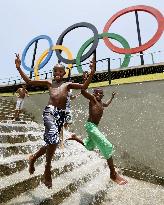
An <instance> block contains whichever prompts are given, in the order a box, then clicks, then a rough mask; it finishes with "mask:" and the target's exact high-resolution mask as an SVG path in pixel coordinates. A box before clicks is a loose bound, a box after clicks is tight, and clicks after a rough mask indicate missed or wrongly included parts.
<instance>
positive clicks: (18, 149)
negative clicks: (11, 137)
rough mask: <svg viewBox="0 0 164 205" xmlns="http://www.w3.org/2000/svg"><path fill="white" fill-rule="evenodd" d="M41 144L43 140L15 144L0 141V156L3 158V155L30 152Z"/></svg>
mask: <svg viewBox="0 0 164 205" xmlns="http://www.w3.org/2000/svg"><path fill="white" fill-rule="evenodd" d="M42 145H43V140H38V141H33V142H32V141H27V142H24V143H15V144H9V143H3V144H2V143H1V144H0V157H1V158H3V157H8V156H11V155H17V154H30V153H32V152H35V151H36V150H37V149H39V148H40V147H41V146H42Z"/></svg>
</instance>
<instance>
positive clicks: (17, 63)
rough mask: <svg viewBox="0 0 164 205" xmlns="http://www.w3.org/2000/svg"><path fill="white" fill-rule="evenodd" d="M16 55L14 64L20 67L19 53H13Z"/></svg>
mask: <svg viewBox="0 0 164 205" xmlns="http://www.w3.org/2000/svg"><path fill="white" fill-rule="evenodd" d="M15 55H16V59H15V65H16V68H17V69H18V68H20V65H21V60H20V57H19V54H17V53H15Z"/></svg>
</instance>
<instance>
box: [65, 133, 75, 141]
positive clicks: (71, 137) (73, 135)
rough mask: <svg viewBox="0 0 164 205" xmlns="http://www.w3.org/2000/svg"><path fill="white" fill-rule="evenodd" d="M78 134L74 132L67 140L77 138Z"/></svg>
mask: <svg viewBox="0 0 164 205" xmlns="http://www.w3.org/2000/svg"><path fill="white" fill-rule="evenodd" d="M77 139H78V138H77V136H76V134H75V133H72V134H71V136H70V137H69V138H68V139H67V140H77Z"/></svg>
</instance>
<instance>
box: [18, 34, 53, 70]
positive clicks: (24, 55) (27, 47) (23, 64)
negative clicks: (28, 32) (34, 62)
mask: <svg viewBox="0 0 164 205" xmlns="http://www.w3.org/2000/svg"><path fill="white" fill-rule="evenodd" d="M40 39H47V41H48V43H49V45H50V50H49V52H48V55H47V56H46V58H45V60H44V61H43V62H42V63H41V64H40V65H39V70H40V69H41V68H43V67H44V66H45V65H46V64H47V63H48V61H49V60H50V58H51V56H52V53H53V51H52V50H51V47H52V46H53V42H52V40H51V38H50V37H49V36H46V35H40V36H37V37H35V38H33V39H32V40H31V41H30V42H29V43H28V44H27V46H26V47H25V49H24V51H23V53H22V66H23V67H24V69H25V70H27V71H34V69H33V68H30V67H28V66H26V64H25V57H26V54H27V51H28V49H29V48H30V46H31V45H32V44H33V43H34V42H35V41H37V40H40Z"/></svg>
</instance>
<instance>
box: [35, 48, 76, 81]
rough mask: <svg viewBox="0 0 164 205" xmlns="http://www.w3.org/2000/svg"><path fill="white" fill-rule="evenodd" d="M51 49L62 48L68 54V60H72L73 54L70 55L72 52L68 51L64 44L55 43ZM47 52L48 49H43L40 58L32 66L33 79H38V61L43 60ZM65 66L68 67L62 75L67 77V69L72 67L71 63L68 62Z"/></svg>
mask: <svg viewBox="0 0 164 205" xmlns="http://www.w3.org/2000/svg"><path fill="white" fill-rule="evenodd" d="M51 50H53V51H54V50H62V51H64V52H65V53H66V55H67V56H68V59H69V60H72V59H73V56H72V53H71V52H70V50H69V49H68V48H66V47H65V46H62V45H55V46H53V47H52V48H51ZM48 52H49V49H47V50H45V51H44V52H43V53H42V54H41V56H40V58H39V59H38V60H37V62H36V65H35V67H34V75H35V80H39V79H40V78H39V73H38V69H39V65H40V63H41V62H42V61H43V59H44V58H45V57H46V55H47V54H48ZM67 68H69V69H66V74H65V75H64V77H68V74H69V70H70V69H71V68H72V64H68V66H67Z"/></svg>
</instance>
